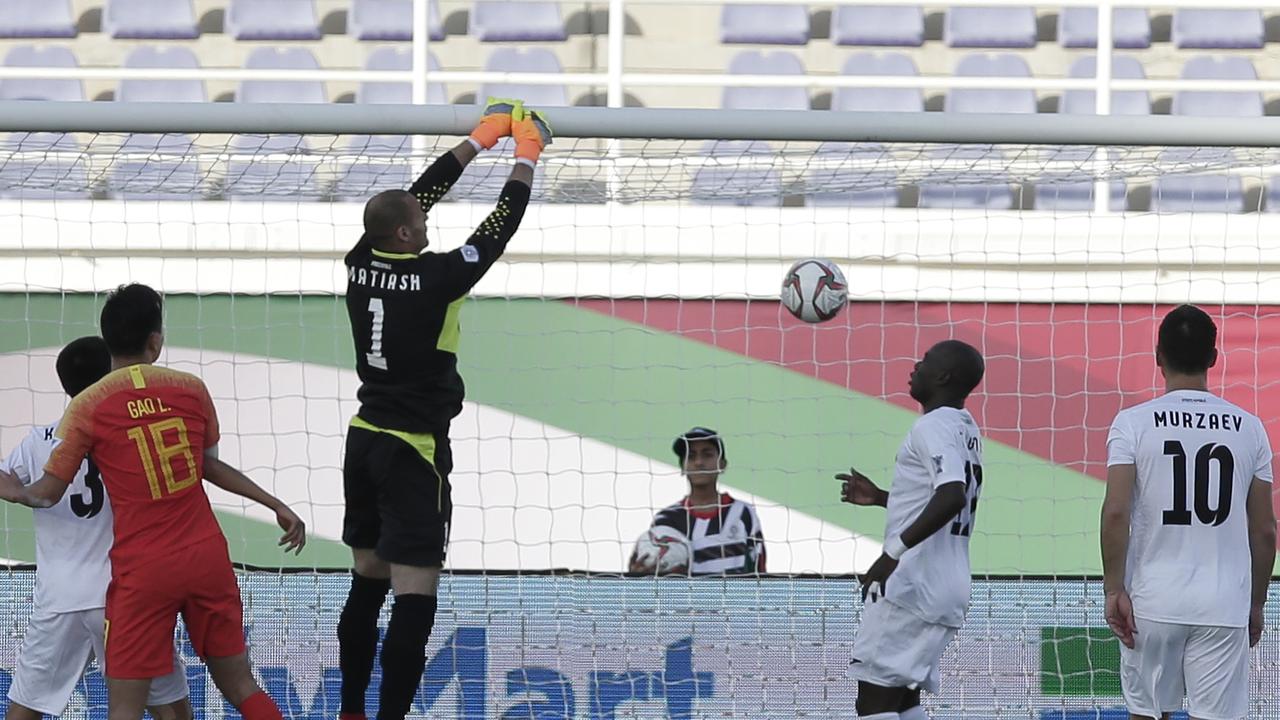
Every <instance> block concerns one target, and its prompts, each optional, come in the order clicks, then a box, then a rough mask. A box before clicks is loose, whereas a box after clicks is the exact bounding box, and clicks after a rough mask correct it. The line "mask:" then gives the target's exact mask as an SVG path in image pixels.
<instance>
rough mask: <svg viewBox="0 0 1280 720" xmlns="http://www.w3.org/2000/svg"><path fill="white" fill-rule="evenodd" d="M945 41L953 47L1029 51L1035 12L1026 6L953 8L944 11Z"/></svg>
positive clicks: (1033, 45) (1031, 43)
mask: <svg viewBox="0 0 1280 720" xmlns="http://www.w3.org/2000/svg"><path fill="white" fill-rule="evenodd" d="M945 35H946V41H947V44H948V45H950V46H951V47H957V48H1029V47H1035V44H1036V11H1035V10H1034V9H1032V8H1029V7H956V8H951V9H950V10H948V11H947V20H946V33H945Z"/></svg>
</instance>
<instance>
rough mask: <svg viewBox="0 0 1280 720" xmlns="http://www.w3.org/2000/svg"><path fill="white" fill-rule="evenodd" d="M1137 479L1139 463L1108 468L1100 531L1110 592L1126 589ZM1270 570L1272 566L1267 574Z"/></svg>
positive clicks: (1104, 576) (1104, 574)
mask: <svg viewBox="0 0 1280 720" xmlns="http://www.w3.org/2000/svg"><path fill="white" fill-rule="evenodd" d="M1137 482H1138V467H1137V466H1136V465H1131V464H1129V465H1111V466H1109V467H1108V468H1107V494H1106V497H1105V498H1103V500H1102V520H1101V533H1100V534H1101V535H1102V589H1103V591H1104V592H1106V593H1116V592H1121V591H1123V590H1124V571H1125V557H1126V556H1127V555H1128V553H1129V515H1130V512H1131V510H1132V508H1133V486H1134V485H1135V484H1136V483H1137ZM1273 546H1274V543H1273ZM1270 572H1271V571H1270V568H1268V570H1267V573H1268V574H1270Z"/></svg>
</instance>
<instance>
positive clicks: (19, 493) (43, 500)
mask: <svg viewBox="0 0 1280 720" xmlns="http://www.w3.org/2000/svg"><path fill="white" fill-rule="evenodd" d="M68 485H70V483H68V482H67V481H65V480H63V479H61V478H59V477H57V476H55V475H51V474H49V473H48V472H46V473H45V474H44V475H42V476H41V477H40V479H39V480H37V481H35V482H33V483H31V484H30V485H23V484H22V481H21V480H19V479H18V476H17V475H14V474H13V473H10V472H5V471H3V470H0V500H8V501H9V502H13V503H18V504H19V505H26V506H27V507H32V508H47V507H53V506H54V505H56V504H57V503H58V501H59V500H61V499H62V496H63V495H65V494H67V486H68Z"/></svg>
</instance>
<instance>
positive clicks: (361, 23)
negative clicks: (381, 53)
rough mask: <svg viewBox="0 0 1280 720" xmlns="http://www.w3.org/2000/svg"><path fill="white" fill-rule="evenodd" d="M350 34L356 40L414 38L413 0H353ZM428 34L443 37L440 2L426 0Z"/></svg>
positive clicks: (349, 18) (438, 38) (348, 25)
mask: <svg viewBox="0 0 1280 720" xmlns="http://www.w3.org/2000/svg"><path fill="white" fill-rule="evenodd" d="M347 33H348V34H349V35H351V37H353V38H355V39H357V40H380V41H386V40H412V39H413V0H352V1H351V10H350V11H348V12H347ZM427 33H428V34H427V37H429V38H430V39H432V40H443V39H444V23H442V22H441V21H440V3H438V2H437V1H436V0H430V2H429V3H427Z"/></svg>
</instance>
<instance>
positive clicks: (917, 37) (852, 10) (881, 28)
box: [831, 5, 924, 47]
mask: <svg viewBox="0 0 1280 720" xmlns="http://www.w3.org/2000/svg"><path fill="white" fill-rule="evenodd" d="M831 40H832V41H833V42H834V43H835V44H837V45H900V46H909V47H919V46H920V45H922V44H924V10H922V9H921V8H920V7H919V6H911V5H890V6H881V5H837V6H836V9H835V11H834V12H832V14H831Z"/></svg>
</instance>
